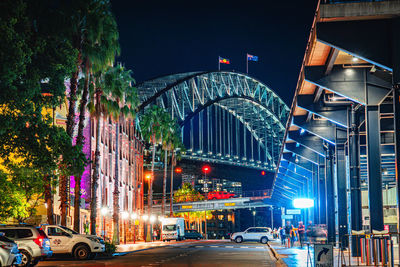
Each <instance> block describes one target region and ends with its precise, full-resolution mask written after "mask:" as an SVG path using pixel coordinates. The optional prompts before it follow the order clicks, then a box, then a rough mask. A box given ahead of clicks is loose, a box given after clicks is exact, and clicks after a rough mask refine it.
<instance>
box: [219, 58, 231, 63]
mask: <svg viewBox="0 0 400 267" xmlns="http://www.w3.org/2000/svg"><path fill="white" fill-rule="evenodd" d="M219 63H222V64H231V63H230V62H229V59H227V58H223V57H219Z"/></svg>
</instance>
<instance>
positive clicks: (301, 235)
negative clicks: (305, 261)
mask: <svg viewBox="0 0 400 267" xmlns="http://www.w3.org/2000/svg"><path fill="white" fill-rule="evenodd" d="M298 232H299V241H300V247H301V248H302V247H303V243H304V238H305V233H306V227H305V226H304V224H303V222H301V221H300V222H299V230H298Z"/></svg>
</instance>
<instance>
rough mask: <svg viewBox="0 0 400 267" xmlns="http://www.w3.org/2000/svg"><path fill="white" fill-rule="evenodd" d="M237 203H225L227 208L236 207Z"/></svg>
mask: <svg viewBox="0 0 400 267" xmlns="http://www.w3.org/2000/svg"><path fill="white" fill-rule="evenodd" d="M235 205H236V203H225V206H235Z"/></svg>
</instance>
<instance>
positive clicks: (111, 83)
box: [88, 65, 137, 234]
mask: <svg viewBox="0 0 400 267" xmlns="http://www.w3.org/2000/svg"><path fill="white" fill-rule="evenodd" d="M133 82H134V80H133V78H132V77H131V72H130V71H126V70H124V68H123V67H122V66H121V65H118V66H116V67H109V68H108V69H107V70H106V71H100V72H97V73H96V74H95V75H93V83H92V84H93V85H94V86H89V91H90V92H91V93H90V101H89V104H88V108H89V111H90V113H91V115H92V118H93V119H94V120H95V121H96V151H95V158H94V163H93V177H92V188H91V191H92V201H91V203H90V210H91V213H90V220H91V234H96V218H97V188H98V181H99V177H100V122H101V118H102V116H107V115H111V116H112V117H114V118H115V117H119V114H120V113H122V114H124V116H128V117H132V116H134V109H135V107H136V105H137V92H136V89H135V88H134V87H131V86H130V85H129V84H131V83H133ZM128 85H129V86H128ZM119 87H120V88H124V90H125V92H124V94H122V95H121V93H120V92H118V90H119V89H118V88H119ZM121 96H122V98H121ZM121 99H123V100H124V101H123V102H122V103H123V105H122V106H121V105H118V104H117V102H116V100H118V101H120V100H121ZM120 102H121V101H120ZM117 129H118V125H117ZM117 133H118V131H117ZM117 137H118V134H117ZM116 155H118V151H116ZM116 167H117V168H118V165H116ZM116 174H117V177H118V171H116ZM116 185H118V183H116ZM117 191H118V190H117ZM114 193H116V192H114ZM116 203H118V201H117V202H116Z"/></svg>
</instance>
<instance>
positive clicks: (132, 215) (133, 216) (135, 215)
mask: <svg viewBox="0 0 400 267" xmlns="http://www.w3.org/2000/svg"><path fill="white" fill-rule="evenodd" d="M131 219H132V220H133V244H136V219H137V214H136V213H135V212H133V213H132V214H131Z"/></svg>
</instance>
